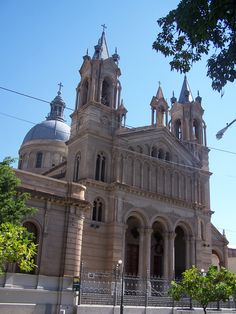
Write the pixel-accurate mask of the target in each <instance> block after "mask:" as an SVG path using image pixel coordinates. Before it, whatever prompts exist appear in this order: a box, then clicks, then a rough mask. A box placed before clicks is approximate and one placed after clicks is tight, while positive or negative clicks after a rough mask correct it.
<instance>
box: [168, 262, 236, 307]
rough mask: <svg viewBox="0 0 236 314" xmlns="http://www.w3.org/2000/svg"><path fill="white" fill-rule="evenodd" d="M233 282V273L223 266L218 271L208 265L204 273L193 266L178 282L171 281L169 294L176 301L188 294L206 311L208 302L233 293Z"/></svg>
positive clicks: (223, 299)
mask: <svg viewBox="0 0 236 314" xmlns="http://www.w3.org/2000/svg"><path fill="white" fill-rule="evenodd" d="M235 283H236V277H235V275H234V274H232V273H231V272H229V271H228V270H227V269H225V268H224V267H221V269H220V270H219V271H218V270H217V269H216V268H215V267H214V266H210V267H209V269H208V271H207V272H206V273H204V272H203V271H199V270H198V269H197V268H196V267H195V266H193V267H192V268H190V269H188V270H186V271H185V272H184V273H183V274H182V279H181V281H180V282H176V281H172V283H171V287H170V289H169V295H170V296H172V297H173V299H174V300H176V301H178V300H180V298H181V297H183V296H184V295H188V296H189V297H190V298H191V299H192V300H196V301H198V302H199V303H200V304H201V306H202V308H203V310H204V313H206V308H207V306H208V304H209V302H216V301H218V302H219V301H221V300H222V301H226V300H228V299H229V298H230V296H232V295H233V291H234V290H233V288H235V287H236V284H235Z"/></svg>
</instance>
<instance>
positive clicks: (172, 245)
mask: <svg viewBox="0 0 236 314" xmlns="http://www.w3.org/2000/svg"><path fill="white" fill-rule="evenodd" d="M175 236H176V234H175V232H174V231H172V232H170V233H169V254H168V255H169V280H171V279H173V278H174V276H175V269H174V268H175Z"/></svg>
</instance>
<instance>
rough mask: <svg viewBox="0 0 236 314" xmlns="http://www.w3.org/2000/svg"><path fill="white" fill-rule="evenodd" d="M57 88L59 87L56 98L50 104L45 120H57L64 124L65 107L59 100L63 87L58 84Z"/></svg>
mask: <svg viewBox="0 0 236 314" xmlns="http://www.w3.org/2000/svg"><path fill="white" fill-rule="evenodd" d="M58 86H59V89H58V92H57V96H56V97H55V98H54V99H53V101H52V102H51V103H50V106H51V111H50V113H49V114H48V116H47V117H46V119H47V120H59V121H62V122H65V119H64V109H65V107H66V105H65V103H64V101H63V100H62V98H61V89H62V87H63V85H62V83H61V82H60V83H59V84H58Z"/></svg>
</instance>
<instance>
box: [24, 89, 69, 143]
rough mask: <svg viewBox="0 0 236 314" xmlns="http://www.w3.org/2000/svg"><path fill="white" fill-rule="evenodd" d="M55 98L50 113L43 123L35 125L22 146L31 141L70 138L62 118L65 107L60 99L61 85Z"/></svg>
mask: <svg viewBox="0 0 236 314" xmlns="http://www.w3.org/2000/svg"><path fill="white" fill-rule="evenodd" d="M58 85H59V91H58V92H57V96H56V97H55V98H54V99H53V101H51V103H50V107H51V111H50V113H49V114H48V116H47V118H46V120H45V121H43V122H41V123H38V124H36V125H35V126H34V127H33V128H32V129H30V130H29V132H28V133H27V134H26V136H25V138H24V140H23V143H22V145H23V144H25V143H27V142H29V141H32V140H54V141H63V142H66V141H68V139H69V137H70V127H69V126H68V125H67V124H66V123H65V120H64V118H63V114H64V109H65V107H66V105H65V103H64V101H63V100H62V98H61V87H62V86H63V85H62V84H61V83H60V84H58Z"/></svg>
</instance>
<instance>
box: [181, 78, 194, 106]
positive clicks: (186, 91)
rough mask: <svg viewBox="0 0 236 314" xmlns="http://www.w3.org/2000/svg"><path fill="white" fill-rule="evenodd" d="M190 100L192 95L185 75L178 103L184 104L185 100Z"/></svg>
mask: <svg viewBox="0 0 236 314" xmlns="http://www.w3.org/2000/svg"><path fill="white" fill-rule="evenodd" d="M192 101H193V95H192V92H191V89H190V87H189V84H188V81H187V76H186V75H185V76H184V81H183V85H182V89H181V92H180V96H179V103H182V104H184V103H186V102H192Z"/></svg>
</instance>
